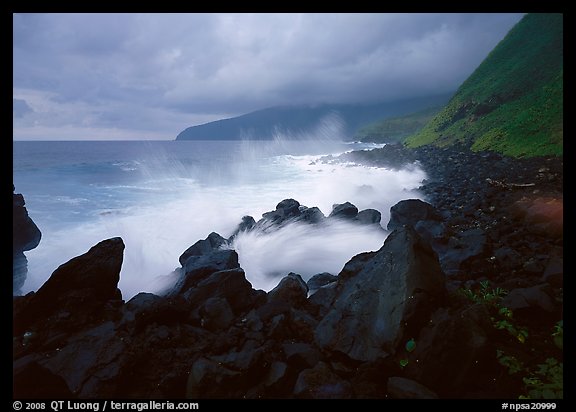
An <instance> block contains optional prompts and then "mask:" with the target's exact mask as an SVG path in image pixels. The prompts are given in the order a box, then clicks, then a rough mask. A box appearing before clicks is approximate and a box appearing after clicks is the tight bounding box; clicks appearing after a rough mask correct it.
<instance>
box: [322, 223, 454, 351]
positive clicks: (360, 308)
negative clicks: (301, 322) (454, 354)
mask: <svg viewBox="0 0 576 412" xmlns="http://www.w3.org/2000/svg"><path fill="white" fill-rule="evenodd" d="M337 283H338V284H337V292H336V298H335V300H334V303H333V304H332V307H331V308H330V310H329V311H328V313H327V314H326V316H325V317H324V318H323V319H322V321H321V322H320V324H319V325H318V327H317V328H316V332H315V339H316V342H317V344H318V345H319V346H320V347H322V348H324V349H330V350H334V351H340V352H343V353H345V354H346V355H348V356H349V357H350V358H353V359H356V360H360V361H373V360H376V359H377V358H379V357H385V356H386V355H388V354H392V353H394V351H395V347H396V345H397V344H398V341H399V339H400V338H401V337H402V335H403V332H404V329H406V328H417V327H418V326H421V325H417V323H419V321H420V319H419V318H420V317H422V316H423V315H422V312H423V311H424V312H426V313H429V311H430V307H431V306H430V305H431V304H432V303H433V301H434V300H435V299H436V298H438V297H439V296H441V295H442V294H443V292H444V276H443V274H442V271H441V269H440V266H439V264H438V259H437V257H436V254H435V253H434V251H432V250H431V249H430V247H429V246H428V245H427V244H425V243H424V242H423V241H422V240H421V238H420V236H419V235H418V234H417V233H416V231H415V230H414V229H412V228H411V227H406V228H401V229H398V230H396V231H394V232H393V233H391V234H390V236H389V237H388V238H387V239H386V241H385V242H384V245H383V246H382V248H381V249H380V250H379V251H377V252H373V253H364V254H360V255H358V256H356V257H354V258H352V260H350V261H349V262H348V263H347V264H346V265H345V266H344V269H343V270H342V272H341V273H340V275H339V279H338V281H337Z"/></svg>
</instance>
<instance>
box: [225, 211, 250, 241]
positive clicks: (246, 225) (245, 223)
mask: <svg viewBox="0 0 576 412" xmlns="http://www.w3.org/2000/svg"><path fill="white" fill-rule="evenodd" d="M254 226H256V221H255V220H254V218H253V217H252V216H242V222H240V224H239V225H238V227H237V228H236V230H235V231H234V233H232V236H230V237H229V238H228V242H232V240H234V238H235V237H236V236H238V234H239V233H241V232H250V231H251V230H252V229H254Z"/></svg>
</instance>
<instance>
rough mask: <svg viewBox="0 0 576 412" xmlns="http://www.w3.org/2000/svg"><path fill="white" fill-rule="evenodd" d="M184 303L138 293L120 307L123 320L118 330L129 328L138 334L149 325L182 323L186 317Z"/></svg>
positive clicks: (178, 300) (175, 299)
mask: <svg viewBox="0 0 576 412" xmlns="http://www.w3.org/2000/svg"><path fill="white" fill-rule="evenodd" d="M184 303H185V302H184V300H183V299H177V298H165V297H162V296H156V295H154V294H152V293H144V292H142V293H139V294H137V295H136V296H134V297H133V298H132V299H130V300H129V301H128V302H127V303H126V304H125V305H124V306H123V307H122V314H123V318H122V321H121V322H120V323H119V325H118V328H121V327H123V328H130V329H132V330H133V331H134V332H138V331H140V330H143V329H144V328H145V327H146V326H148V325H149V324H151V323H156V324H159V325H171V324H174V323H177V322H184V321H185V320H186V318H187V317H188V309H187V308H186V305H185V304H184Z"/></svg>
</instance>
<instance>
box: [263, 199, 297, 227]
mask: <svg viewBox="0 0 576 412" xmlns="http://www.w3.org/2000/svg"><path fill="white" fill-rule="evenodd" d="M298 216H300V203H299V202H298V201H296V200H294V199H284V200H282V201H281V202H280V203H278V204H277V205H276V210H274V211H272V212H266V213H264V214H262V219H261V220H260V221H258V224H259V225H260V226H266V224H265V223H264V222H262V220H263V221H266V222H267V223H268V224H276V225H280V224H282V223H284V222H285V221H287V220H289V219H293V218H296V217H298Z"/></svg>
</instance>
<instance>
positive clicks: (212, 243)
mask: <svg viewBox="0 0 576 412" xmlns="http://www.w3.org/2000/svg"><path fill="white" fill-rule="evenodd" d="M227 244H228V241H227V240H226V239H224V238H223V237H222V236H220V235H219V234H218V233H216V232H212V233H210V234H209V235H208V237H207V238H206V239H204V240H199V241H198V242H196V243H194V244H193V245H192V246H190V247H189V248H188V249H186V251H185V252H184V253H182V255H180V258H179V259H178V260H179V261H180V264H181V265H182V266H186V261H187V260H188V258H190V257H191V256H205V255H210V254H211V253H213V252H214V251H217V250H220V249H221V248H222V246H225V245H227Z"/></svg>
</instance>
